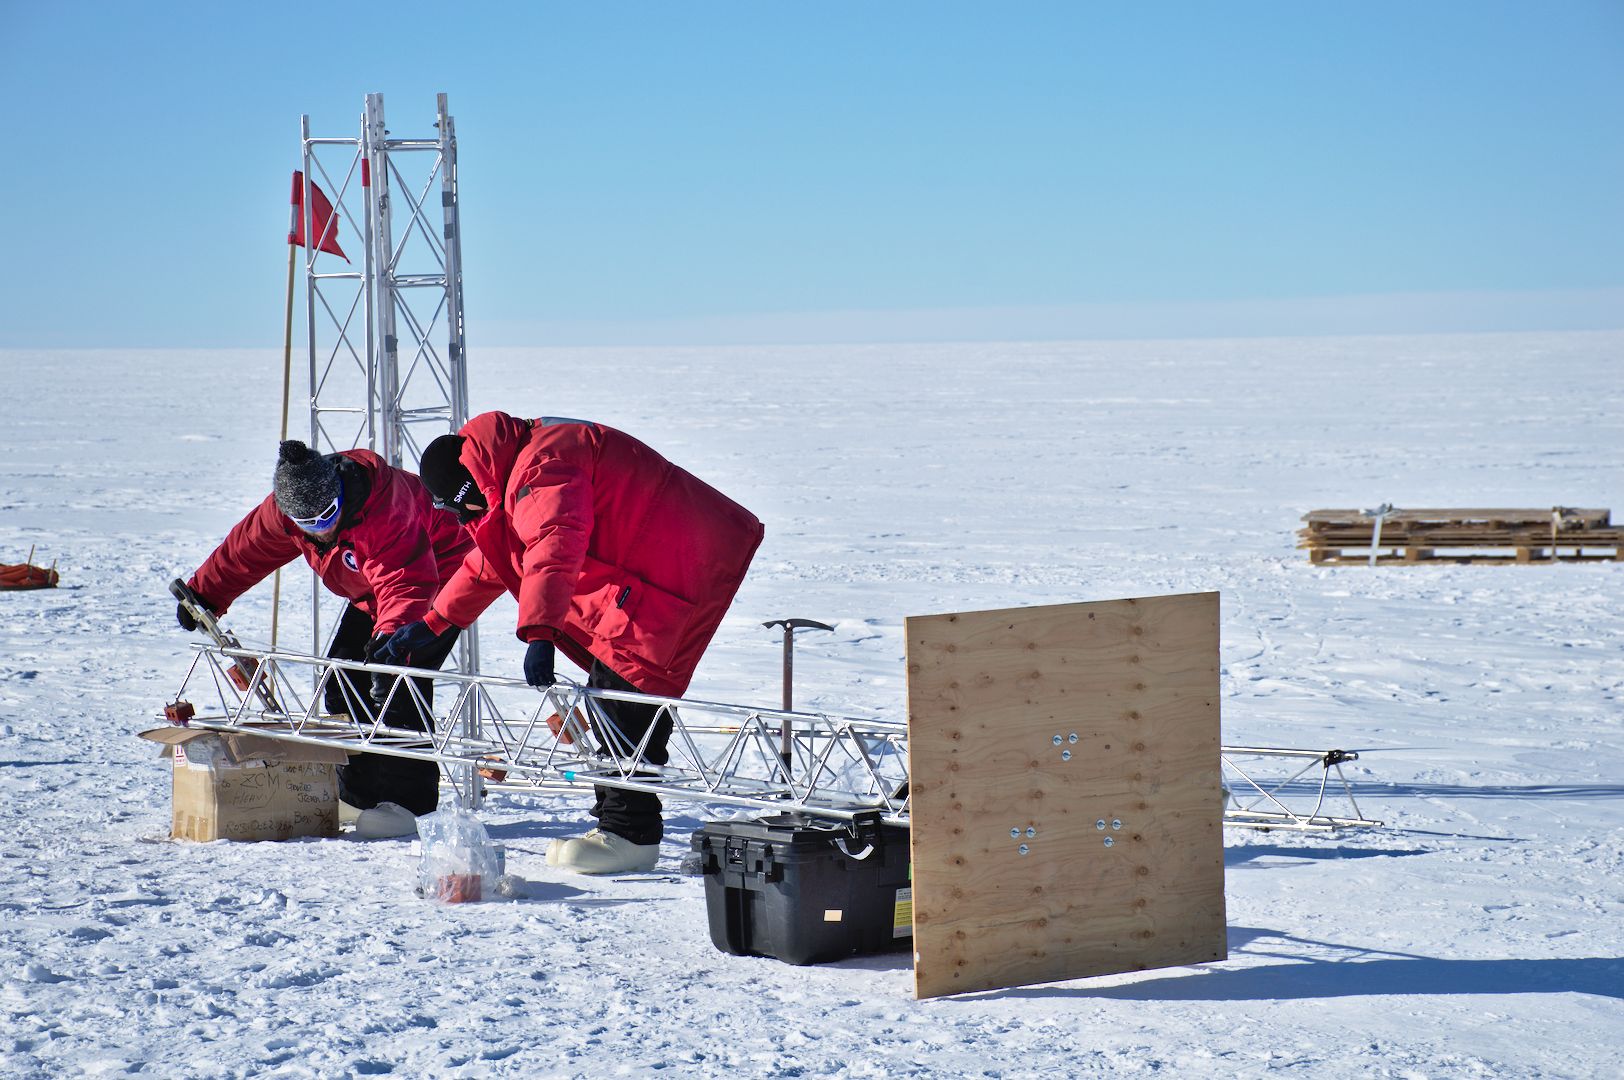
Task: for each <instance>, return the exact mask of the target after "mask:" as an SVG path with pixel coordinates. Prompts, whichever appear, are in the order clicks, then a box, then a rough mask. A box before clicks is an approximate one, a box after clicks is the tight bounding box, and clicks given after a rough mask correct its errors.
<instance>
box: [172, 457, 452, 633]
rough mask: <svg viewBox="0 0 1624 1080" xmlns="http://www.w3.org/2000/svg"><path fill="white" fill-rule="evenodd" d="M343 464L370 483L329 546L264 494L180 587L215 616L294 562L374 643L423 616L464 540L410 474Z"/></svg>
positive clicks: (379, 462) (372, 463)
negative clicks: (366, 625)
mask: <svg viewBox="0 0 1624 1080" xmlns="http://www.w3.org/2000/svg"><path fill="white" fill-rule="evenodd" d="M341 456H343V457H346V458H348V459H350V461H351V462H353V463H354V466H355V467H358V468H360V469H362V470H364V471H365V473H366V477H367V480H368V481H370V484H371V487H370V489H369V491H368V492H367V497H366V502H365V503H363V504H362V506H361V509H360V512H359V514H358V515H356V514H352V513H350V512H349V511H348V509H346V513H345V516H344V522H345V525H344V527H343V528H342V529H341V530H340V531H339V532H338V533H337V534H336V536H335V537H334V539H333V542H332V543H329V544H318V543H316V541H315V540H313V539H312V538H311V537H310V536H309V534H307V533H306V532H305V531H304V530H302V529H300V528H299V527H298V526H297V525H295V524H293V522H292V521H289V520H288V517H287V515H285V514H283V513H282V511H281V510H279V509H277V506H276V498H275V496H274V495H267V496H266V497H265V501H264V502H262V503H260V504H259V506H257V507H255V508H254V509H253V510H252V511H251V512H250V513H249V514H248V516H247V517H245V518H243V519H242V520H241V521H239V522H237V524H236V525H235V526H233V527H232V529H231V532H230V533H228V534H227V535H226V538H225V540H224V541H223V542H222V543H221V544H220V546H219V547H217V548H215V549H214V553H213V554H212V555H210V556H209V557H208V558H207V559H205V560H204V561H203V565H202V566H200V567H198V568H197V573H195V574H193V575H192V579H191V581H189V582H187V584H188V585H190V586H191V587H192V589H193V590H195V591H196V592H197V593H198V595H200V596H202V597H203V598H204V599H205V600H207V601H209V602H210V603H211V604H213V605H215V612H216V614H224V613H225V611H226V609H227V608H228V607H230V606H231V604H232V602H233V601H234V600H236V599H237V597H239V596H241V595H242V594H243V593H245V592H247V591H248V590H249V589H251V588H253V587H254V586H255V585H256V584H258V583H259V582H261V581H263V580H265V579H266V578H267V577H269V576H270V575H271V573H272V572H273V571H275V570H276V569H277V568H278V567H280V566H284V565H286V564H287V563H289V562H291V561H293V560H294V559H295V558H297V557H298V556H300V555H303V556H304V559H305V561H306V562H308V563H309V564H310V565H311V567H313V568H314V569H315V571H316V573H317V575H319V576H320V577H321V581H322V584H323V585H325V586H327V588H328V589H329V590H330V591H332V592H334V593H336V594H338V595H339V596H342V597H344V598H345V599H346V600H348V601H349V602H350V603H352V604H354V605H355V606H356V607H358V608H360V609H361V610H362V611H364V612H366V613H367V614H368V615H370V616H371V617H372V621H373V633H374V634H388V633H392V632H394V631H395V630H398V629H399V628H400V627H402V626H404V625H406V624H407V623H409V622H415V621H416V620H418V619H421V618H423V616H425V615H427V614H428V611H429V604H430V602H431V601H433V599H434V594H435V593H436V592H438V591H439V589H440V586H441V584H442V583H444V581H445V580H446V579H447V578H449V577H450V576H451V574H452V572H453V571H455V570H456V568H457V567H458V566H460V565H462V560H463V557H464V556H465V555H467V554H468V552H470V551H472V550H473V546H474V545H473V541H472V539H471V538H470V537H469V536H468V534H467V533H466V532H465V531H464V530H463V529H462V527H461V526H460V525H458V524H457V519H456V518H454V517H453V516H451V515H450V514H447V513H444V512H442V511H438V510H435V509H434V502H433V499H432V497H431V496H430V495H429V492H428V488H426V487H424V486H423V481H421V480H419V479H418V478H417V477H416V476H415V475H413V474H412V473H409V472H404V471H402V470H400V469H396V468H393V467H391V466H389V465H386V464H385V463H384V460H383V458H381V457H379V456H378V455H377V454H374V453H373V452H372V451H370V450H345V451H343V452H342V455H341ZM342 471H343V470H341V472H342ZM346 491H348V485H346Z"/></svg>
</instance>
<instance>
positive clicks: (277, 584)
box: [271, 243, 299, 649]
mask: <svg viewBox="0 0 1624 1080" xmlns="http://www.w3.org/2000/svg"><path fill="white" fill-rule="evenodd" d="M298 250H299V249H298V245H297V244H291V243H290V244H289V245H288V305H287V319H286V320H285V322H284V324H283V328H282V440H283V441H284V442H285V441H286V440H287V437H288V399H289V396H290V395H291V393H292V385H293V258H294V255H295V253H296V252H297V251H298ZM281 613H282V568H281V567H280V566H279V567H277V568H276V575H275V576H274V577H273V578H272V581H271V648H272V649H275V648H276V630H277V620H278V616H280V615H281Z"/></svg>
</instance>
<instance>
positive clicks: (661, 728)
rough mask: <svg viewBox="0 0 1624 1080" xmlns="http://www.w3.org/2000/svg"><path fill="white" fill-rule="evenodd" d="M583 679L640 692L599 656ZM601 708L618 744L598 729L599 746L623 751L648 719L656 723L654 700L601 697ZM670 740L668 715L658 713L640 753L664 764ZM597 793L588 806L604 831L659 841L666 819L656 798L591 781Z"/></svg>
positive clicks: (644, 728) (635, 840)
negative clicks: (610, 742) (646, 747)
mask: <svg viewBox="0 0 1624 1080" xmlns="http://www.w3.org/2000/svg"><path fill="white" fill-rule="evenodd" d="M586 684H587V685H588V686H591V687H595V688H597V689H599V690H623V691H626V692H628V693H634V694H635V693H641V691H640V690H638V689H637V687H635V686H633V685H632V684H631V683H629V682H627V681H626V680H625V679H623V678H621V677H620V676H619V675H616V674H615V673H614V672H613V671H610V670H609V669H608V668H607V667H605V666H604V665H603V662H602V661H601V660H594V661H592V670H591V671H589V672H587V678H586ZM599 704H600V705H602V706H603V708H604V711H605V712H607V713H608V714H609V716H610V718H611V719H612V720H613V721H614V724H615V727H616V728H617V729H618V730H619V732H620V739H619V741H620V742H621V743H622V745H620V746H615V747H611V746H610V745H609V742H608V741H607V740H606V739H604V737H603V733H602V732H598V733H597V735H598V745H599V746H600V747H601V748H602V749H604V750H605V751H609V752H616V753H620V754H627V753H629V752H630V751H631V749H632V748H634V747H635V746H636V745H637V743H638V741H639V740H641V739H642V738H643V733H644V732H646V731H648V729H649V725H650V724H655V719H654V718H655V715H656V714H657V713H659V711H660V707H659V706H658V705H650V704H647V703H645V702H637V701H600V702H599ZM670 739H671V717H670V716H669V715H666V716H661V717H660V718H659V721H658V723H657V724H656V726H655V728H654V734H653V735H652V736H650V738H649V741H648V749H647V751H646V752H645V753H644V755H643V757H644V760H646V761H648V762H650V763H651V764H654V765H664V764H665V763H666V762H667V761H669V760H670V756H669V755H668V754H667V753H666V743H667V742H669V741H670ZM592 791H593V794H595V795H596V796H597V802H596V803H595V804H594V805H593V807H592V816H593V817H595V818H597V819H598V828H600V829H602V830H603V831H604V832H609V833H614V834H615V835H616V836H620V837H624V838H625V839H627V840H630V841H631V842H632V843H634V844H658V843H659V842H660V837H661V836H663V835H664V833H665V823H664V822H663V820H662V819H661V817H660V797H659V796H658V795H650V794H649V793H648V792H645V791H624V790H622V789H620V788H612V787H604V786H602V785H601V784H595V785H593V788H592Z"/></svg>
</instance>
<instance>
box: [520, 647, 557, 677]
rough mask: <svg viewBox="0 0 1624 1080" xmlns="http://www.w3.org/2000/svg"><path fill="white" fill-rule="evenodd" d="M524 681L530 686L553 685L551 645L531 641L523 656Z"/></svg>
mask: <svg viewBox="0 0 1624 1080" xmlns="http://www.w3.org/2000/svg"><path fill="white" fill-rule="evenodd" d="M524 681H525V682H527V683H529V684H530V685H531V686H551V685H553V682H554V679H553V643H552V642H550V641H532V642H531V643H530V648H529V649H527V650H526V651H525V654H524Z"/></svg>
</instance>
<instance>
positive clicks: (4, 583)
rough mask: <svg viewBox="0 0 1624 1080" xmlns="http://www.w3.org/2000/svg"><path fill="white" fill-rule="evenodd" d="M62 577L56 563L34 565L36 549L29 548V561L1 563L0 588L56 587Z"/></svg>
mask: <svg viewBox="0 0 1624 1080" xmlns="http://www.w3.org/2000/svg"><path fill="white" fill-rule="evenodd" d="M61 580H62V577H61V575H60V574H58V573H57V572H56V563H54V562H53V563H52V564H51V565H50V566H49V567H44V566H35V565H34V549H33V548H29V549H28V561H27V562H20V563H0V589H54V588H56V583H57V582H58V581H61Z"/></svg>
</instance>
